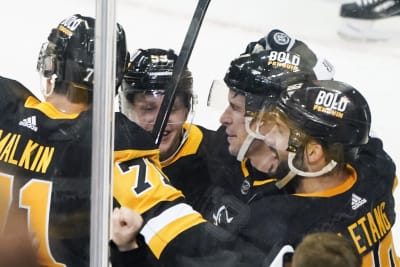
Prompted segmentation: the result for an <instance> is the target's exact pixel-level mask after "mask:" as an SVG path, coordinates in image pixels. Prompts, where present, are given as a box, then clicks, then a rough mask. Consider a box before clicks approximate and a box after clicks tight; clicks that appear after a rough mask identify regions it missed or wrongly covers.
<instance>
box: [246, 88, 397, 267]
mask: <svg viewBox="0 0 400 267" xmlns="http://www.w3.org/2000/svg"><path fill="white" fill-rule="evenodd" d="M299 86H301V88H300V89H299ZM278 108H279V110H280V111H278V112H277V114H276V118H278V120H277V121H278V123H277V124H276V125H275V126H274V127H272V128H271V131H270V132H269V133H268V134H267V135H266V139H265V141H266V143H267V144H268V145H270V146H273V144H275V143H276V141H277V139H279V138H283V139H284V140H288V144H289V145H288V151H289V153H288V166H289V168H290V172H291V173H290V174H289V176H287V177H286V178H288V177H289V178H293V180H292V181H291V182H290V184H291V188H292V190H293V191H292V192H291V193H289V194H285V195H280V196H279V197H278V196H268V197H265V198H263V199H260V200H258V201H255V202H254V203H252V204H251V211H252V212H251V214H254V217H253V216H250V219H249V222H251V223H249V224H248V225H247V226H246V227H245V230H244V231H243V234H244V235H245V236H247V238H248V239H251V240H254V242H257V243H260V242H263V240H267V239H268V242H272V243H271V244H273V243H274V242H279V241H281V242H282V241H285V242H289V243H291V244H292V245H293V246H296V245H297V243H298V242H299V241H300V240H301V239H302V237H303V236H304V235H306V234H308V233H311V232H318V231H330V232H336V233H339V234H341V235H343V236H346V237H347V238H349V239H350V240H352V242H353V243H354V245H355V247H356V248H357V250H358V253H359V254H361V255H362V256H363V266H364V267H367V266H368V267H370V266H399V259H398V257H397V256H396V252H395V249H394V242H393V239H392V234H391V228H392V226H393V224H394V222H395V212H394V199H393V194H392V192H393V190H394V188H395V186H396V183H397V178H396V173H395V165H394V163H393V161H392V160H391V158H390V157H389V156H388V155H387V154H386V153H385V151H384V150H383V148H382V143H381V141H380V140H379V139H376V138H372V137H369V130H370V125H371V115H370V110H369V106H368V103H367V102H366V100H365V99H364V97H363V96H362V95H361V94H360V93H359V92H358V91H357V90H356V89H354V88H353V87H352V86H350V85H348V84H345V83H342V82H337V81H315V82H311V83H305V84H303V85H295V86H293V87H291V88H290V87H289V89H288V90H287V91H286V92H285V94H283V95H282V97H281V100H280V101H279V103H278ZM268 116H269V118H270V116H271V115H268ZM281 125H286V126H289V128H285V127H280V126H281ZM287 129H290V132H287ZM285 131H286V133H285ZM288 181H290V179H288V180H287V181H285V183H284V184H286V182H288ZM290 184H289V185H290ZM267 205H268V208H265V207H267ZM305 215H306V216H305ZM252 217H253V218H252ZM260 217H262V218H270V220H269V223H272V224H274V225H276V226H277V227H275V228H273V229H272V228H265V229H264V230H263V231H262V234H260V231H259V230H258V231H257V225H258V223H257V222H255V220H257V218H260ZM293 222H296V223H295V224H294V223H293ZM268 242H265V244H267V243H268ZM265 248H266V249H268V246H266V247H265Z"/></svg>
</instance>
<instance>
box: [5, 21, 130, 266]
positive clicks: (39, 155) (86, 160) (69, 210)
mask: <svg viewBox="0 0 400 267" xmlns="http://www.w3.org/2000/svg"><path fill="white" fill-rule="evenodd" d="M94 23H95V22H94V19H93V18H91V17H85V16H81V15H79V14H76V15H73V16H70V17H68V18H66V19H64V20H62V21H61V22H60V23H59V25H58V26H57V27H56V28H54V29H52V30H51V33H50V34H49V36H48V41H47V42H46V43H44V44H43V45H42V48H41V51H40V55H39V58H38V63H37V70H38V72H39V74H40V76H41V85H42V88H41V89H42V90H43V93H44V97H45V101H44V102H41V101H40V100H38V99H37V98H36V97H35V96H34V95H33V94H32V93H31V92H30V91H29V90H28V89H27V88H25V87H24V86H23V85H21V84H20V83H18V82H17V81H15V80H11V79H7V78H3V77H1V79H0V88H1V90H0V94H1V96H0V101H1V105H0V109H1V113H2V116H1V119H0V139H1V142H0V143H1V146H0V150H1V154H2V156H1V160H0V170H1V175H0V180H1V183H0V190H1V197H0V202H1V205H0V207H1V213H0V214H1V215H0V226H1V227H0V229H1V231H2V232H1V234H7V233H8V230H7V229H8V228H9V227H12V225H9V223H10V222H12V221H13V217H14V213H21V212H22V213H23V214H24V216H23V218H24V220H25V225H27V226H28V228H29V229H30V230H31V231H33V232H34V233H35V236H36V237H35V238H36V239H37V240H38V241H39V247H38V264H39V265H40V266H89V254H88V253H89V225H90V224H89V222H90V219H89V218H90V166H91V164H90V162H91V111H90V103H91V99H92V91H93V89H94V88H93V67H94V66H93V59H94V54H93V53H94V47H93V42H94ZM116 29H117V32H116V35H117V40H118V41H117V57H118V59H117V68H116V70H117V76H116V79H117V81H120V80H121V78H122V73H123V70H124V68H125V65H126V63H125V62H126V54H127V51H126V40H125V33H124V30H123V29H122V27H121V26H120V25H119V24H118V25H117V26H116ZM8 219H9V220H8ZM21 231H23V230H21ZM16 257H17V256H16Z"/></svg>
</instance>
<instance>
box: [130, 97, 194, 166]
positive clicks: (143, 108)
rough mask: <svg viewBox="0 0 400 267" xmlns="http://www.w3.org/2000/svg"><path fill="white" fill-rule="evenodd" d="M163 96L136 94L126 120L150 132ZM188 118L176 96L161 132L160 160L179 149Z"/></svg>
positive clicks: (180, 99)
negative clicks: (184, 125)
mask: <svg viewBox="0 0 400 267" xmlns="http://www.w3.org/2000/svg"><path fill="white" fill-rule="evenodd" d="M163 98H164V96H163V95H161V94H158V95H150V94H137V95H136V96H135V98H134V102H133V104H132V105H130V107H129V109H128V110H129V111H128V118H129V119H131V120H133V121H134V122H136V123H137V124H138V125H139V126H141V127H142V128H143V129H145V130H147V131H152V130H153V127H154V124H155V121H156V119H157V115H158V111H159V110H160V107H161V103H162V100H163ZM187 116H188V109H187V108H186V107H185V106H184V104H183V102H182V98H180V97H179V96H177V97H176V98H175V102H174V104H173V106H172V109H171V113H170V115H169V119H168V124H167V126H166V127H165V130H164V132H163V135H162V138H161V143H160V145H159V148H160V159H161V160H164V159H166V158H168V157H169V156H171V155H172V154H173V153H174V152H175V151H176V149H177V148H178V147H179V144H180V142H181V138H182V132H183V130H182V129H183V128H182V127H183V123H184V122H185V121H186V118H187Z"/></svg>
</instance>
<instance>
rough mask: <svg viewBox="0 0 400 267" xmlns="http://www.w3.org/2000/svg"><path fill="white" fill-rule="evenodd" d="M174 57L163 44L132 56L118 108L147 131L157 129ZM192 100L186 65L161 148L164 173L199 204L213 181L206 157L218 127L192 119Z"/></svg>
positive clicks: (193, 202) (192, 202)
mask: <svg viewBox="0 0 400 267" xmlns="http://www.w3.org/2000/svg"><path fill="white" fill-rule="evenodd" d="M176 59H177V55H176V54H175V53H174V51H173V50H164V49H160V48H151V49H138V50H136V51H135V52H134V53H133V55H132V57H131V59H130V62H129V64H128V68H127V71H126V73H125V75H124V78H123V80H122V84H121V88H120V92H119V100H120V109H121V112H122V113H123V114H125V115H126V116H127V117H128V118H129V119H130V120H132V121H134V122H136V123H137V124H138V125H139V126H141V127H142V128H144V129H145V130H146V131H149V132H151V131H152V130H153V127H154V123H155V121H156V118H157V115H158V112H159V109H160V106H161V103H162V101H163V98H164V94H165V92H166V90H168V88H169V87H168V86H169V84H170V83H171V80H172V72H173V69H174V65H175V62H176ZM194 105H195V96H194V94H193V78H192V73H191V72H190V71H189V70H188V69H187V68H186V69H185V70H184V72H183V74H182V75H181V78H180V81H179V83H178V86H177V89H176V95H175V101H174V104H173V106H172V109H171V112H170V115H169V119H168V124H167V126H166V128H165V130H164V133H163V135H162V139H161V142H160V145H159V148H160V161H161V166H162V170H163V172H165V173H166V174H167V176H168V177H169V179H170V181H171V184H172V185H174V187H176V188H177V189H179V190H182V191H183V193H184V194H185V198H186V200H187V201H188V203H189V204H191V205H192V206H193V207H194V208H195V209H196V208H198V207H199V206H200V204H201V203H200V202H199V201H200V199H201V198H202V197H203V194H204V192H205V189H206V188H207V187H208V186H209V185H210V179H209V172H208V167H207V163H206V159H207V154H209V151H208V150H209V149H211V146H210V141H211V139H212V137H213V135H214V131H212V130H208V129H206V128H204V127H202V126H200V125H194V124H192V120H193V116H194Z"/></svg>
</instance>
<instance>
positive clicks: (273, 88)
mask: <svg viewBox="0 0 400 267" xmlns="http://www.w3.org/2000/svg"><path fill="white" fill-rule="evenodd" d="M246 52H251V53H250V54H243V55H242V56H240V57H238V58H237V59H235V60H233V61H232V62H231V65H230V68H229V70H228V71H227V73H226V75H225V78H224V84H225V85H226V86H227V87H228V102H229V106H228V107H227V108H226V109H225V111H224V112H223V113H222V115H221V118H220V121H221V124H222V126H221V127H220V128H219V129H218V130H217V134H216V137H215V139H216V141H215V143H216V144H218V145H215V146H214V147H215V149H214V150H213V151H212V155H211V156H210V158H209V168H210V170H211V173H212V180H213V185H214V186H213V188H212V190H210V191H211V193H209V194H207V196H208V199H207V200H206V201H204V202H205V204H204V206H203V208H202V209H201V213H202V214H203V215H204V216H205V217H206V218H207V219H208V220H210V221H212V222H213V223H214V224H216V225H221V226H222V225H225V226H226V227H228V228H231V227H233V228H235V226H234V225H235V223H229V224H228V223H227V222H226V219H225V218H226V217H227V216H222V215H223V214H225V213H235V214H238V213H241V211H240V209H241V208H240V207H241V205H239V203H244V204H245V203H247V202H248V201H249V200H251V199H252V198H254V197H255V196H256V195H258V194H260V193H261V192H263V194H266V193H267V191H270V190H272V191H270V193H273V194H274V193H277V188H276V187H275V186H274V184H273V182H274V181H275V179H276V178H277V177H279V176H281V175H283V174H284V173H286V171H285V169H284V168H282V165H279V164H278V163H279V160H284V159H285V158H279V157H280V156H283V157H284V156H285V155H278V154H277V152H279V151H277V150H270V148H269V147H266V146H265V145H264V143H263V141H262V139H263V137H262V135H261V134H260V133H259V131H260V129H259V128H260V127H261V126H262V125H263V121H262V120H261V117H259V116H258V115H259V114H260V112H262V111H263V109H265V108H266V109H271V108H272V107H273V106H274V105H275V103H276V101H277V99H278V96H279V94H280V93H281V91H282V90H283V89H284V88H285V87H286V85H287V84H290V83H292V82H294V81H296V80H298V81H302V80H305V79H332V78H333V75H334V67H333V66H332V65H331V64H330V63H329V62H328V61H327V60H326V59H321V58H319V57H317V55H316V54H315V53H314V52H313V51H312V50H310V49H309V48H308V46H307V45H306V44H304V43H303V42H302V41H299V40H296V39H293V38H291V37H289V36H288V35H287V34H285V33H284V32H282V31H280V30H272V31H271V32H270V33H269V34H268V35H267V36H266V37H264V38H262V39H260V40H259V41H258V42H252V43H250V44H249V45H248V47H247V49H246ZM219 89H220V88H212V89H211V90H219ZM212 96H213V95H212V93H211V97H212ZM211 101H213V99H211ZM265 103H267V104H268V105H267V106H265ZM264 111H265V110H264ZM252 127H253V128H252ZM227 196H229V197H228V198H229V199H231V200H230V201H234V202H238V203H237V205H236V208H235V209H233V210H226V207H229V205H225V204H224V203H223V202H224V201H222V199H226V198H227ZM221 201H222V202H221ZM243 214H244V213H243ZM238 225H240V223H239V222H238Z"/></svg>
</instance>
